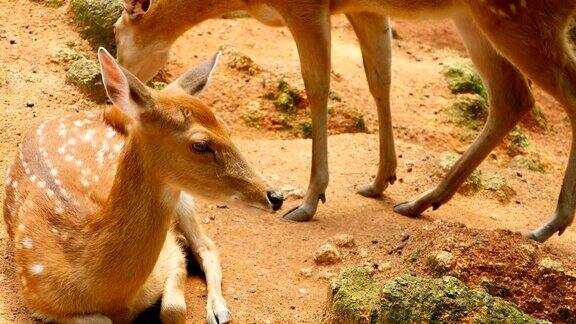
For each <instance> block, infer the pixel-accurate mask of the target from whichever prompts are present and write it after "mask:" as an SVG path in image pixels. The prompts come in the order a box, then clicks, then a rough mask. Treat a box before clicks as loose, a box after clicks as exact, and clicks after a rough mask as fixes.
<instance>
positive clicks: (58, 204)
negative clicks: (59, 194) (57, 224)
mask: <svg viewBox="0 0 576 324" xmlns="http://www.w3.org/2000/svg"><path fill="white" fill-rule="evenodd" d="M54 213H55V214H56V215H62V214H64V206H62V202H60V200H56V207H54Z"/></svg>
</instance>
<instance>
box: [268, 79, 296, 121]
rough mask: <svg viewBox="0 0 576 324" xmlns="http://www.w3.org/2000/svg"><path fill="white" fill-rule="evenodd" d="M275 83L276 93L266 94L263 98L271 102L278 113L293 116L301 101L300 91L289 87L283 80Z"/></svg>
mask: <svg viewBox="0 0 576 324" xmlns="http://www.w3.org/2000/svg"><path fill="white" fill-rule="evenodd" d="M277 82H278V85H277V86H276V92H272V93H268V94H266V95H265V96H264V98H266V99H269V100H273V101H274V106H275V107H276V109H278V110H279V111H280V112H283V113H286V114H295V113H296V112H297V110H298V105H299V104H300V102H301V101H302V97H301V96H300V91H298V90H297V89H295V88H293V87H292V86H290V84H289V83H288V82H287V81H286V80H285V79H284V78H279V79H278V81H277Z"/></svg>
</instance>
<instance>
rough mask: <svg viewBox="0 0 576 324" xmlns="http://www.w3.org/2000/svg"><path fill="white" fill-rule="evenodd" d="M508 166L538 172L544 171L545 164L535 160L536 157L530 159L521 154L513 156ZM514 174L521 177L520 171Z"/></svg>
mask: <svg viewBox="0 0 576 324" xmlns="http://www.w3.org/2000/svg"><path fill="white" fill-rule="evenodd" d="M509 166H510V167H511V168H523V169H528V170H530V171H534V172H538V173H546V166H545V165H544V164H543V163H541V162H538V161H536V159H531V158H528V157H526V156H523V155H517V156H515V157H514V158H513V159H512V160H511V161H510V164H509ZM516 174H517V175H518V177H520V178H521V177H522V173H521V172H517V173H516Z"/></svg>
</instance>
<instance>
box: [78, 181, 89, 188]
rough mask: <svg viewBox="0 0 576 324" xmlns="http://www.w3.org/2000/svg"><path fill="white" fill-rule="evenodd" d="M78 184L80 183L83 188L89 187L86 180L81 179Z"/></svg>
mask: <svg viewBox="0 0 576 324" xmlns="http://www.w3.org/2000/svg"><path fill="white" fill-rule="evenodd" d="M80 182H81V183H82V185H83V186H84V187H85V188H88V187H90V182H89V181H88V180H86V179H81V180H80Z"/></svg>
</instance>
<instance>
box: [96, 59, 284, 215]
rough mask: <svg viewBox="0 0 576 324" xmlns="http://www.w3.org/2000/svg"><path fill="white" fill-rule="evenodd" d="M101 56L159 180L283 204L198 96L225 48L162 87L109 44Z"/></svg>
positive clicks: (221, 196)
mask: <svg viewBox="0 0 576 324" xmlns="http://www.w3.org/2000/svg"><path fill="white" fill-rule="evenodd" d="M98 56H99V59H100V63H101V66H102V75H103V81H104V85H105V88H106V91H107V93H108V96H109V97H110V100H112V102H113V103H114V105H115V107H116V108H118V109H119V110H120V111H121V114H123V115H124V118H123V120H124V123H125V125H124V126H125V128H126V129H127V132H128V136H129V138H130V137H132V138H133V139H134V140H135V141H136V143H137V145H139V146H138V147H139V152H140V156H142V157H143V161H138V163H146V164H147V165H146V166H147V170H153V172H154V173H155V174H154V175H153V176H156V177H157V178H158V181H161V182H164V183H165V184H167V185H170V186H173V187H175V188H178V189H181V190H183V191H186V192H190V193H191V194H193V195H195V196H197V197H201V198H207V199H210V200H217V201H221V200H227V201H232V202H238V203H242V204H243V205H246V206H250V207H254V208H259V209H266V210H269V209H273V210H278V209H279V208H280V207H281V206H282V195H281V194H280V193H279V192H277V191H274V190H273V189H272V187H271V186H270V184H269V183H268V182H266V181H265V180H264V179H263V178H262V177H261V176H260V175H259V174H257V173H256V172H255V171H254V170H253V169H252V167H251V166H250V165H249V164H248V163H247V162H246V160H245V159H244V158H243V156H242V155H241V154H240V152H239V151H238V149H237V148H236V147H235V146H234V144H233V143H232V141H231V139H230V135H229V133H228V131H227V129H226V127H225V126H224V125H223V124H222V123H221V122H220V121H219V120H218V119H217V118H216V117H215V116H214V114H213V113H212V111H210V109H209V108H208V107H207V106H206V105H204V104H203V103H202V102H201V101H200V100H198V99H197V98H195V97H194V95H196V94H197V93H198V92H200V91H202V89H204V87H205V86H206V85H207V83H208V80H209V78H210V75H211V74H212V72H213V70H214V67H215V65H216V63H217V61H218V57H219V54H217V55H215V56H214V57H213V58H212V59H210V60H208V61H207V62H205V63H202V64H200V65H198V66H197V67H195V68H193V69H191V70H190V71H188V72H186V73H185V74H184V75H182V76H181V77H180V78H179V79H178V80H176V81H174V82H173V83H172V84H170V85H169V86H168V87H166V88H165V89H164V90H162V91H156V90H153V89H150V88H147V87H146V86H145V85H144V84H142V82H140V81H139V80H138V79H137V78H136V77H135V76H134V75H132V74H131V73H130V72H128V71H127V70H126V69H124V68H122V67H121V66H120V65H118V64H117V63H116V61H115V60H114V58H112V57H111V56H110V54H109V53H108V52H107V51H106V50H104V49H100V51H99V53H98Z"/></svg>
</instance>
